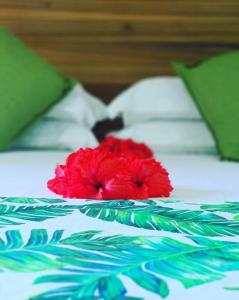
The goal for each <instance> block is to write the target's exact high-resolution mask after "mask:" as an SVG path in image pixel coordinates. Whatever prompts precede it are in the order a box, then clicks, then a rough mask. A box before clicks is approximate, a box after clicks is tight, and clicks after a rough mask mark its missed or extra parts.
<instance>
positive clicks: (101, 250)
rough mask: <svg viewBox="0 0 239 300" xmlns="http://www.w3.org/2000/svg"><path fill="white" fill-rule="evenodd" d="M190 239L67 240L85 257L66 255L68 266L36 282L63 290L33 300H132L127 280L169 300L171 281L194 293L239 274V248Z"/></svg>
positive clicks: (107, 238)
mask: <svg viewBox="0 0 239 300" xmlns="http://www.w3.org/2000/svg"><path fill="white" fill-rule="evenodd" d="M79 236H80V241H79V240H78V237H79ZM190 240H191V242H192V243H191V244H189V243H182V242H179V241H177V240H174V239H172V238H167V237H145V236H135V237H131V238H129V239H128V241H127V237H122V236H113V237H112V236H111V237H104V238H91V239H90V240H88V241H86V242H84V238H83V240H82V236H81V235H79V234H75V235H73V236H71V237H70V238H66V239H63V240H61V244H63V245H64V246H66V245H67V246H70V247H72V246H74V249H75V248H77V249H78V251H79V252H80V253H81V255H83V256H82V257H80V256H77V257H74V258H73V257H69V256H67V255H63V256H61V258H60V259H59V261H60V262H62V263H63V264H67V265H68V266H67V267H63V268H61V272H60V273H56V274H52V275H46V276H40V277H38V278H37V279H36V281H35V283H37V284H42V283H55V284H59V285H60V287H59V288H56V289H54V290H50V291H49V290H48V291H46V292H45V293H42V294H40V295H37V296H33V297H32V298H31V299H32V300H46V299H52V300H53V299H72V300H76V299H106V300H112V299H129V298H127V296H128V295H127V289H126V287H125V286H124V283H123V280H122V278H124V277H127V278H128V279H130V280H132V281H133V282H135V283H136V284H137V285H139V286H141V288H143V289H146V290H148V291H150V292H152V293H154V294H157V295H159V296H161V297H162V298H166V297H167V296H168V294H169V286H168V283H167V279H165V278H170V279H173V280H176V281H179V282H180V283H181V284H182V285H183V286H184V287H185V288H191V287H194V286H197V285H201V284H205V283H209V282H212V281H215V280H220V279H222V278H224V277H225V276H226V272H229V271H237V270H239V243H235V242H227V241H215V240H210V239H207V238H203V237H190ZM102 241H104V243H102ZM162 277H163V278H164V279H163V278H162ZM131 299H133V298H131Z"/></svg>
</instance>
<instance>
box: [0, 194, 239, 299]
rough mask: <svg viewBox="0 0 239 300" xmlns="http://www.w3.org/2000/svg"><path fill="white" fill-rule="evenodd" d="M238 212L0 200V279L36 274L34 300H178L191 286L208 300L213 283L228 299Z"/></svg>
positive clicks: (232, 205)
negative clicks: (9, 276)
mask: <svg viewBox="0 0 239 300" xmlns="http://www.w3.org/2000/svg"><path fill="white" fill-rule="evenodd" d="M238 213H239V202H229V203H215V204H212V203H210V204H198V205H195V206H194V207H192V206H190V205H187V203H184V202H181V201H175V200H173V199H172V200H170V199H169V200H166V201H165V200H164V199H162V201H160V200H145V201H79V200H71V201H66V200H62V199H37V198H0V228H1V229H0V272H1V274H2V275H3V274H4V272H12V273H14V274H16V276H17V274H20V275H21V274H26V275H27V274H34V278H35V280H34V282H32V290H31V291H29V295H28V299H32V300H55V299H56V300H64V299H69V300H76V299H85V300H87V299H88V300H89V299H92V300H93V299H106V300H117V299H125V300H137V299H150V300H151V299H157V298H159V299H160V298H166V299H175V298H174V297H175V289H177V288H179V286H181V290H180V291H181V293H182V295H183V296H182V297H183V298H180V297H179V298H178V300H180V299H191V298H187V291H191V290H192V292H193V290H194V289H193V288H194V287H196V286H198V287H199V286H200V287H201V291H202V293H204V294H202V295H200V296H201V297H202V298H203V299H205V300H209V299H212V298H211V296H212V295H208V298H207V293H206V292H207V289H206V288H204V285H205V284H207V285H208V284H212V283H213V282H218V285H217V289H220V291H221V292H220V294H222V295H225V297H224V298H223V296H222V298H220V299H223V300H224V299H225V300H227V299H231V298H230V297H233V296H232V295H236V294H237V291H238V290H239V289H238V287H237V286H235V284H234V285H231V286H230V284H228V282H227V284H224V283H223V282H224V279H227V277H228V276H229V275H230V276H232V274H235V276H237V277H238V276H239V218H237V216H238ZM92 224H93V225H94V226H93V225H92ZM39 226H40V227H39ZM90 228H93V229H90ZM102 228H103V231H102ZM53 229H54V230H53ZM89 229H90V230H89ZM1 282H2V281H1V279H0V284H1ZM3 282H4V281H3ZM37 286H39V287H41V289H40V290H41V292H39V288H38V289H36V287H37ZM132 287H133V288H132ZM36 291H37V292H36ZM190 293H191V292H190ZM195 293H196V292H195ZM223 293H225V294H223ZM0 295H1V291H0ZM195 295H196V296H198V292H197V293H196V294H195ZM155 297H156V298H155ZM194 297H195V296H194ZM0 298H1V297H0ZM19 299H20V298H19ZM198 299H200V298H198ZM235 299H236V298H235ZM9 300H10V299H9ZM16 300H18V299H17V298H16Z"/></svg>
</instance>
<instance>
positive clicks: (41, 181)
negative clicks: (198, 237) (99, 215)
mask: <svg viewBox="0 0 239 300" xmlns="http://www.w3.org/2000/svg"><path fill="white" fill-rule="evenodd" d="M66 156H67V153H66V152H45V151H44V152H43V151H42V152H36V151H35V152H32V151H31V152H30V151H28V152H9V153H2V154H0V196H14V197H25V196H26V197H53V198H56V195H54V194H53V193H51V192H50V191H48V190H47V187H46V182H47V180H48V179H49V178H51V177H53V171H54V167H55V165H56V164H58V163H63V162H64V160H65V158H66ZM158 158H159V159H160V160H161V161H162V162H163V165H164V166H165V167H166V168H167V169H168V170H169V173H170V177H171V180H172V183H173V186H174V192H173V194H172V197H173V198H176V199H180V200H190V201H191V200H192V201H205V202H206V201H211V202H212V201H239V184H238V182H239V164H238V163H233V162H222V161H219V159H218V158H217V157H216V156H209V155H208V156H206V155H187V156H184V155H170V156H162V157H161V156H160V155H159V156H158Z"/></svg>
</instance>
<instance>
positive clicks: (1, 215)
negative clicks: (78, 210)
mask: <svg viewBox="0 0 239 300" xmlns="http://www.w3.org/2000/svg"><path fill="white" fill-rule="evenodd" d="M74 209H75V206H70V205H45V206H13V205H5V204H0V227H5V226H7V225H19V224H23V222H22V221H34V222H42V221H45V220H47V219H51V218H56V217H62V216H67V215H69V214H71V213H72V212H73V211H74ZM19 220H21V222H19Z"/></svg>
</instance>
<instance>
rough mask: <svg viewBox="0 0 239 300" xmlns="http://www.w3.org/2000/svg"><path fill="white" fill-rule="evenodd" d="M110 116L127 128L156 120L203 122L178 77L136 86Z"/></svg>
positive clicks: (113, 107) (122, 96) (121, 97)
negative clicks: (119, 120) (119, 119)
mask: <svg viewBox="0 0 239 300" xmlns="http://www.w3.org/2000/svg"><path fill="white" fill-rule="evenodd" d="M108 114H109V116H110V117H111V118H115V117H116V116H119V115H121V116H123V118H124V123H125V125H126V126H128V125H130V124H133V123H136V122H143V121H146V120H147V121H148V120H154V119H191V120H201V119H202V118H201V116H200V114H199V112H198V110H197V108H196V106H195V104H194V103H193V100H192V98H191V96H190V95H189V93H188V91H187V90H186V88H185V86H184V84H183V82H182V81H181V79H179V78H178V77H155V78H149V79H145V80H142V81H139V82H137V83H136V84H134V85H132V86H131V87H129V88H128V89H127V90H125V91H123V92H122V93H121V94H119V95H118V96H117V97H116V98H115V99H114V100H113V101H112V102H111V104H110V105H109V106H108Z"/></svg>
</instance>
